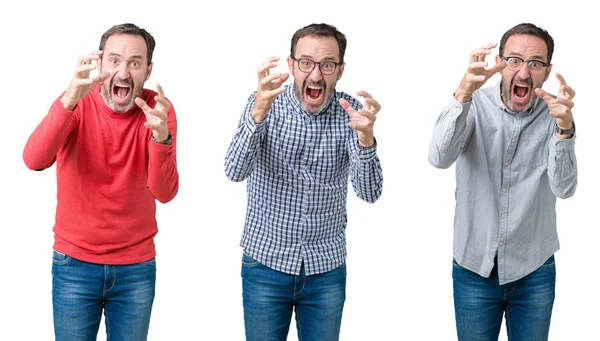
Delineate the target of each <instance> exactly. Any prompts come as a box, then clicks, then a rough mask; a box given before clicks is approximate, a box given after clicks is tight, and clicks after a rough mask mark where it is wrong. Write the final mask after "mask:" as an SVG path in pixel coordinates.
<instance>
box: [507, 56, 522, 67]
mask: <svg viewBox="0 0 600 341" xmlns="http://www.w3.org/2000/svg"><path fill="white" fill-rule="evenodd" d="M508 62H509V63H510V64H515V65H517V64H521V60H520V59H519V58H515V57H511V58H508Z"/></svg>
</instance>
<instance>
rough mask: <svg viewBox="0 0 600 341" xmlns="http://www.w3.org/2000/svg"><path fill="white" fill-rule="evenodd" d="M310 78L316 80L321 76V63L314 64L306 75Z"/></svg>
mask: <svg viewBox="0 0 600 341" xmlns="http://www.w3.org/2000/svg"><path fill="white" fill-rule="evenodd" d="M308 78H310V80H312V81H315V82H318V81H320V80H321V79H322V78H323V74H322V73H321V64H315V68H314V69H313V70H312V71H311V72H310V74H309V75H308Z"/></svg>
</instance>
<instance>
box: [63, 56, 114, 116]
mask: <svg viewBox="0 0 600 341" xmlns="http://www.w3.org/2000/svg"><path fill="white" fill-rule="evenodd" d="M101 56H102V51H94V52H91V53H88V54H86V55H83V56H81V57H79V60H78V61H77V67H76V68H75V75H73V79H71V83H70V84H69V87H68V88H67V91H65V93H64V94H63V96H62V97H61V99H60V100H61V102H62V104H63V106H64V107H65V109H67V110H73V109H74V108H75V106H76V105H77V103H78V102H79V100H81V99H82V98H83V97H84V96H85V95H87V94H88V93H89V92H90V91H91V90H92V88H94V86H96V84H98V83H101V82H103V81H104V80H105V79H107V78H108V77H109V76H110V74H109V73H108V72H106V71H105V72H101V73H100V72H99V73H98V75H96V77H94V78H90V71H91V70H95V69H96V68H99V66H100V62H101ZM92 61H96V63H95V64H92Z"/></svg>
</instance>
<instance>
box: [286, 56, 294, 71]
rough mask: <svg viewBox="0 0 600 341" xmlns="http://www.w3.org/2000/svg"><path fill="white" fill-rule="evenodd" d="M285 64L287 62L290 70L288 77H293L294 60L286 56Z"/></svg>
mask: <svg viewBox="0 0 600 341" xmlns="http://www.w3.org/2000/svg"><path fill="white" fill-rule="evenodd" d="M287 62H288V69H289V70H290V75H293V74H294V60H293V59H292V57H290V56H288V57H287Z"/></svg>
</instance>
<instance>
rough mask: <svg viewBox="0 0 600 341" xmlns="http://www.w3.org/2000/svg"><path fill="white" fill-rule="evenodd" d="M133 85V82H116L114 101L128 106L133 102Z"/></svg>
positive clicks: (113, 86) (113, 94)
mask: <svg viewBox="0 0 600 341" xmlns="http://www.w3.org/2000/svg"><path fill="white" fill-rule="evenodd" d="M132 89H133V84H131V81H130V80H129V81H114V82H113V85H112V92H111V93H112V97H113V101H114V102H115V103H118V104H127V103H129V102H130V101H131V94H132Z"/></svg>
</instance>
